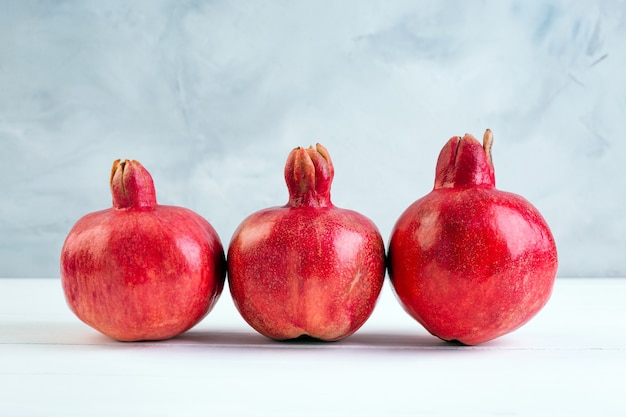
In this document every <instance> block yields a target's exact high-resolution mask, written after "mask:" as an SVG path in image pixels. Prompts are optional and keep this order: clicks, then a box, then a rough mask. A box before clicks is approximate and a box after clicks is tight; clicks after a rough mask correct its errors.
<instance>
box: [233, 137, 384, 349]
mask: <svg viewBox="0 0 626 417" xmlns="http://www.w3.org/2000/svg"><path fill="white" fill-rule="evenodd" d="M333 173H334V171H333V167H332V163H331V161H330V157H329V156H328V153H327V151H326V150H325V148H323V147H322V146H321V145H319V144H318V145H316V148H315V149H314V148H313V147H310V148H309V149H303V148H296V149H294V150H293V151H292V153H291V154H290V156H289V158H288V160H287V164H286V167H285V179H286V182H287V186H288V188H289V191H290V199H289V202H288V203H287V204H286V205H285V206H282V207H272V208H268V209H265V210H261V211H259V212H256V213H254V214H252V215H250V216H248V217H247V218H246V219H245V220H244V221H243V222H242V223H241V224H240V225H239V227H238V228H237V230H236V231H235V233H234V234H233V238H232V239H231V242H230V245H229V250H228V280H229V288H230V292H231V295H232V297H233V300H234V302H235V306H236V307H237V309H238V310H239V312H240V314H241V316H242V317H243V318H244V319H245V321H246V322H247V323H248V324H249V325H250V326H251V327H253V328H254V329H255V330H257V331H258V332H259V333H261V334H263V335H265V336H267V337H269V338H272V339H275V340H289V339H295V338H298V337H300V336H309V337H311V338H315V339H319V340H323V341H336V340H340V339H343V338H345V337H348V336H349V335H351V334H353V333H354V332H356V331H357V330H358V329H359V328H360V327H361V326H362V325H363V324H364V323H365V321H366V320H367V319H368V318H369V317H370V315H371V313H372V311H373V309H374V307H375V304H376V301H377V299H378V297H379V295H380V291H381V288H382V285H383V281H384V276H385V248H384V242H383V240H382V237H381V235H380V233H379V231H378V229H377V228H376V226H375V225H374V223H373V222H372V221H371V220H369V219H368V218H367V217H365V216H363V215H361V214H359V213H357V212H355V211H351V210H346V209H341V208H338V207H335V206H334V205H333V204H332V203H331V202H330V183H331V181H332V177H333Z"/></svg>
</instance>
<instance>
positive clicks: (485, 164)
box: [435, 129, 496, 188]
mask: <svg viewBox="0 0 626 417" xmlns="http://www.w3.org/2000/svg"><path fill="white" fill-rule="evenodd" d="M492 145H493V134H492V133H491V130H489V129H487V130H486V131H485V134H484V136H483V143H482V145H481V144H480V142H478V140H476V138H474V137H473V136H472V135H470V134H469V133H466V134H465V136H463V137H460V136H453V137H452V138H450V139H449V140H448V142H447V143H446V144H445V146H444V147H443V149H441V153H440V154H439V159H438V160H437V168H436V171H435V188H462V187H488V188H491V187H495V185H496V179H495V173H494V169H493V161H492V159H491V147H492Z"/></svg>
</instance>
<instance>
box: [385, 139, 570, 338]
mask: <svg viewBox="0 0 626 417" xmlns="http://www.w3.org/2000/svg"><path fill="white" fill-rule="evenodd" d="M491 143H492V136H491V132H490V131H489V130H488V131H487V132H486V134H485V139H484V145H483V146H481V145H480V144H479V142H478V141H477V140H476V139H474V138H473V137H471V135H465V137H463V138H459V137H453V138H451V139H450V140H449V141H448V143H447V144H446V146H444V148H443V149H442V152H441V154H440V157H439V160H438V164H437V170H436V178H435V187H434V189H433V191H432V192H430V193H429V194H427V195H426V196H424V197H422V198H420V199H418V200H417V201H415V202H414V203H413V204H411V205H410V206H409V207H408V208H407V209H406V210H405V212H404V213H403V214H402V215H401V216H400V218H399V219H398V221H397V222H396V224H395V226H394V228H393V230H392V233H391V238H390V242H389V253H388V260H389V276H390V280H391V283H392V286H393V289H394V292H395V294H396V296H397V298H398V300H399V301H400V303H401V305H402V306H403V307H404V309H405V310H406V311H407V312H408V314H409V315H411V316H412V317H413V318H414V319H416V320H417V321H418V322H419V323H421V324H422V325H423V326H424V327H425V328H426V329H427V330H428V331H429V332H430V333H432V334H433V335H435V336H437V337H439V338H441V339H443V340H447V341H457V342H460V343H463V344H466V345H476V344H480V343H483V342H486V341H489V340H492V339H494V338H497V337H499V336H502V335H504V334H507V333H509V332H512V331H514V330H515V329H517V328H519V327H520V326H522V325H524V324H525V323H527V322H528V321H529V320H530V319H531V318H532V317H534V316H535V315H536V314H537V313H538V312H539V311H540V310H541V309H542V308H543V307H544V305H545V304H546V303H547V302H548V300H549V298H550V295H551V293H552V288H553V285H554V279H555V277H556V272H557V266H558V261H557V252H556V245H555V241H554V238H553V236H552V233H551V231H550V229H549V227H548V225H547V223H546V221H545V220H544V218H543V217H542V216H541V214H540V213H539V211H538V210H537V209H536V208H535V207H534V206H533V205H532V204H531V203H530V202H528V201H527V200H526V199H524V198H523V197H521V196H519V195H516V194H513V193H509V192H505V191H500V190H497V189H496V188H495V175H494V171H493V165H492V162H491V152H490V151H491Z"/></svg>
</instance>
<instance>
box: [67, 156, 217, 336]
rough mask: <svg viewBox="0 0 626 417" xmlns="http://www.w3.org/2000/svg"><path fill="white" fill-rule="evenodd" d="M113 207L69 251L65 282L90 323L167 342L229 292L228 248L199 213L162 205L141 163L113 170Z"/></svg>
mask: <svg viewBox="0 0 626 417" xmlns="http://www.w3.org/2000/svg"><path fill="white" fill-rule="evenodd" d="M110 182H111V192H112V195H113V207H112V208H109V209H106V210H102V211H97V212H94V213H90V214H87V215H86V216H84V217H82V218H81V219H80V220H78V222H77V223H76V224H75V225H74V227H73V228H72V229H71V231H70V232H69V234H68V236H67V238H66V240H65V243H64V245H63V249H62V252H61V282H62V285H63V291H64V293H65V297H66V300H67V303H68V305H69V307H70V309H71V310H72V311H73V312H74V313H75V314H76V316H78V318H80V319H81V320H82V321H84V322H85V323H87V324H88V325H90V326H92V327H93V328H95V329H97V330H98V331H100V332H102V333H104V334H105V335H107V336H109V337H111V338H114V339H117V340H121V341H137V340H162V339H168V338H171V337H174V336H176V335H178V334H180V333H183V332H184V331H186V330H188V329H190V328H191V327H192V326H194V325H195V324H197V323H198V322H199V321H200V320H201V319H202V318H203V317H204V316H205V315H206V314H208V312H209V311H210V310H211V308H212V307H213V305H214V304H215V302H216V301H217V299H218V298H219V296H220V293H221V292H222V288H223V286H224V280H225V275H226V265H225V256H224V249H223V247H222V244H221V242H220V239H219V237H218V235H217V233H216V232H215V230H214V229H213V227H212V226H211V225H210V224H209V223H208V222H207V221H206V220H205V219H204V218H202V217H201V216H200V215H198V214H196V213H194V212H193V211H191V210H188V209H185V208H182V207H174V206H164V205H159V204H157V202H156V194H155V189H154V184H153V181H152V177H151V176H150V174H149V173H148V171H147V170H146V169H145V168H144V167H143V166H142V165H141V164H140V163H139V162H137V161H129V160H126V161H123V162H120V160H117V161H115V162H114V163H113V169H112V171H111V181H110Z"/></svg>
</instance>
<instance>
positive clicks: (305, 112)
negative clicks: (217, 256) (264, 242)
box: [0, 0, 626, 277]
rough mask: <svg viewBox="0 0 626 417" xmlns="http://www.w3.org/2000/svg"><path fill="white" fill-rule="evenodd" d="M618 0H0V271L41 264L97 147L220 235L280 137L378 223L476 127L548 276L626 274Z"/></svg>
mask: <svg viewBox="0 0 626 417" xmlns="http://www.w3.org/2000/svg"><path fill="white" fill-rule="evenodd" d="M625 40H626V2H624V1H608V0H599V1H546V0H539V1H532V2H529V1H461V0H458V1H413V0H407V1H388V0H381V1H356V0H355V1H318V0H311V1H270V2H261V1H206V2H203V1H166V0H158V1H117V2H115V1H114V2H103V1H9V0H2V1H0V143H1V153H0V163H1V167H2V175H1V177H0V187H1V191H2V192H1V194H0V195H1V197H0V198H1V207H0V276H5V277H6V276H50V277H55V276H58V274H59V272H58V257H59V253H60V249H61V245H62V243H63V240H64V238H65V236H66V235H67V233H68V231H69V229H70V227H71V226H72V225H73V223H74V222H75V221H76V220H77V219H78V218H79V217H80V216H82V215H84V214H86V213H87V212H90V211H95V210H99V209H103V208H107V207H109V206H110V204H111V198H110V193H109V189H108V180H109V170H110V167H111V164H112V162H113V160H114V159H117V158H129V159H137V160H139V161H141V162H142V163H143V164H144V165H145V166H146V167H147V168H148V170H149V171H150V172H151V173H152V175H153V177H154V180H155V183H156V186H157V196H158V198H159V201H160V202H161V203H163V204H173V205H180V206H186V207H189V208H191V209H192V210H195V211H197V212H198V213H200V214H201V215H203V216H204V217H206V218H207V219H208V220H209V221H210V222H211V223H212V224H213V225H214V227H215V228H216V229H217V231H218V233H219V234H220V236H221V237H222V240H223V242H224V244H225V245H227V244H228V241H229V240H230V237H231V235H232V233H233V231H234V229H235V228H236V226H237V225H238V224H239V222H240V221H241V220H242V219H243V218H244V217H245V216H247V215H248V214H250V213H252V212H253V211H256V210H259V209H261V208H265V207H268V206H274V205H282V204H284V203H285V202H286V200H287V191H286V188H285V185H284V180H283V178H282V172H283V166H284V163H285V158H286V156H287V154H288V152H289V151H290V150H291V149H292V148H293V147H295V146H308V145H310V144H313V143H315V142H320V143H322V144H324V145H325V146H326V147H327V148H328V149H329V151H330V153H331V156H332V157H333V160H334V163H335V168H336V177H335V182H334V187H333V201H334V203H335V204H336V205H338V206H341V207H345V208H351V209H354V210H357V211H359V212H362V213H363V214H365V215H367V216H369V217H370V218H371V219H372V220H374V222H375V223H376V224H377V225H378V226H379V228H380V230H381V233H382V234H383V235H384V237H385V240H387V239H388V237H389V233H390V231H391V228H392V227H393V224H394V222H395V220H396V219H397V217H398V216H399V215H400V213H401V212H402V211H403V210H404V209H405V208H406V207H407V206H408V205H409V204H410V203H411V202H412V201H414V200H415V199H417V198H418V197H420V196H422V195H423V194H426V193H427V192H429V191H430V189H431V188H432V183H433V175H434V166H435V161H436V158H437V155H438V153H439V150H440V149H441V147H442V146H443V144H444V143H445V141H446V140H447V139H448V138H449V137H451V136H453V135H462V134H464V133H465V132H469V133H472V134H474V135H475V136H477V137H481V136H482V133H483V131H484V129H485V128H487V127H489V128H491V129H492V130H493V132H494V135H495V145H494V149H493V156H494V160H495V164H496V175H497V185H498V187H499V188H501V189H504V190H507V191H513V192H516V193H518V194H522V195H524V196H525V197H526V198H528V199H529V200H530V201H532V202H533V203H534V204H535V205H536V206H537V207H538V208H539V209H540V211H541V212H542V213H543V214H544V217H545V218H546V219H547V221H548V223H549V224H550V225H551V227H552V229H553V232H554V235H555V237H556V239H557V245H558V248H559V254H560V270H559V276H603V275H622V276H626V256H625V254H626V252H625V248H626V241H625V239H624V236H625V234H626V216H625V214H626V212H625V208H626V197H625V193H626V184H625V182H626V181H625V179H626V176H625V175H624V172H623V168H622V167H623V162H622V157H624V155H625V152H624V151H625V150H626V141H625V140H624V139H623V138H621V135H623V134H624V128H625V127H626V117H625V116H626V77H625V76H624V68H626V46H625V45H626V44H625Z"/></svg>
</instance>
